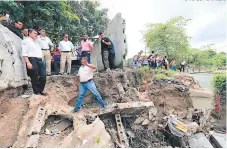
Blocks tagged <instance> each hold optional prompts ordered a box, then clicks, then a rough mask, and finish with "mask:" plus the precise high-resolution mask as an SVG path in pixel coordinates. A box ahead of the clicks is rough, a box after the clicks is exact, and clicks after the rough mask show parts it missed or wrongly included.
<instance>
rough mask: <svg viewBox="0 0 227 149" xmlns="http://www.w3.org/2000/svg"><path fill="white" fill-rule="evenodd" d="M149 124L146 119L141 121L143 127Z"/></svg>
mask: <svg viewBox="0 0 227 149" xmlns="http://www.w3.org/2000/svg"><path fill="white" fill-rule="evenodd" d="M149 123H150V121H149V120H148V119H145V120H144V121H143V123H142V125H143V126H145V125H148V124H149Z"/></svg>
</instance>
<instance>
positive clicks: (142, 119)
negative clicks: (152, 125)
mask: <svg viewBox="0 0 227 149" xmlns="http://www.w3.org/2000/svg"><path fill="white" fill-rule="evenodd" d="M143 121H144V118H143V117H138V118H137V119H136V120H135V121H134V124H141V123H142V122H143Z"/></svg>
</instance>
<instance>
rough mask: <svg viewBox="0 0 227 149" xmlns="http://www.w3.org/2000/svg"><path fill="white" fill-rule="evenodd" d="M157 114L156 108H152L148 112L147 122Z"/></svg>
mask: <svg viewBox="0 0 227 149" xmlns="http://www.w3.org/2000/svg"><path fill="white" fill-rule="evenodd" d="M157 113H158V109H157V108H156V107H152V108H151V109H150V110H149V120H151V119H152V118H153V117H154V116H156V115H157Z"/></svg>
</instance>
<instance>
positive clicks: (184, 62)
mask: <svg viewBox="0 0 227 149" xmlns="http://www.w3.org/2000/svg"><path fill="white" fill-rule="evenodd" d="M185 64H186V59H184V60H183V61H182V62H181V64H180V66H181V68H180V72H182V71H183V72H184V68H185Z"/></svg>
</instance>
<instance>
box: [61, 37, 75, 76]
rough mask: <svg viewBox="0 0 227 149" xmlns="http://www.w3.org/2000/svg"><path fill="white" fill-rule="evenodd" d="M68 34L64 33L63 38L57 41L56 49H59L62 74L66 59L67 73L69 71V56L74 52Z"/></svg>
mask: <svg viewBox="0 0 227 149" xmlns="http://www.w3.org/2000/svg"><path fill="white" fill-rule="evenodd" d="M68 39H69V35H68V34H64V40H62V41H61V42H60V43H59V47H58V49H59V50H60V51H61V61H60V74H61V75H63V74H64V71H65V62H66V61H67V65H68V69H67V74H70V73H71V57H72V52H74V46H73V44H72V42H71V41H69V40H68Z"/></svg>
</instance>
